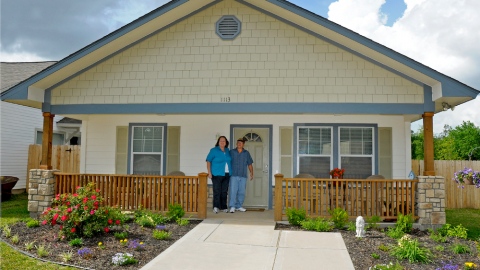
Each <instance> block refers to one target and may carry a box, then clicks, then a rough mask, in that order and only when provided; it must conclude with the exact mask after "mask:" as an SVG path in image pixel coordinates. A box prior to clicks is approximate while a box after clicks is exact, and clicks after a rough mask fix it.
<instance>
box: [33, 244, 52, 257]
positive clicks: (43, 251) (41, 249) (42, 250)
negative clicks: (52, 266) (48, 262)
mask: <svg viewBox="0 0 480 270" xmlns="http://www.w3.org/2000/svg"><path fill="white" fill-rule="evenodd" d="M35 247H36V248H37V255H38V257H46V256H48V249H49V248H50V246H48V247H45V244H43V245H40V246H38V247H37V246H35Z"/></svg>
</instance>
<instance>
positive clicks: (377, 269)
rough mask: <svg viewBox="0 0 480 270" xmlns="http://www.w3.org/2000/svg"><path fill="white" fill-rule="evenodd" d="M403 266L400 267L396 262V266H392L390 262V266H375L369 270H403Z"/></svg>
mask: <svg viewBox="0 0 480 270" xmlns="http://www.w3.org/2000/svg"><path fill="white" fill-rule="evenodd" d="M403 269H405V268H403V266H401V265H400V264H399V263H398V262H397V263H396V264H393V263H392V262H390V264H377V265H374V266H372V268H371V270H403Z"/></svg>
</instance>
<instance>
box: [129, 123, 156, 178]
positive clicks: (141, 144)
mask: <svg viewBox="0 0 480 270" xmlns="http://www.w3.org/2000/svg"><path fill="white" fill-rule="evenodd" d="M163 133H164V131H163V126H132V144H131V145H132V149H131V155H132V156H131V164H130V166H131V167H130V171H131V172H132V174H135V175H161V174H162V170H163V168H162V167H163V158H164V156H163V140H164V138H163Z"/></svg>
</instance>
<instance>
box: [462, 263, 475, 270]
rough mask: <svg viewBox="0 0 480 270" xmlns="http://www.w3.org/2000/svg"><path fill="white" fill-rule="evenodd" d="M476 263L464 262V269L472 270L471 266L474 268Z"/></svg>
mask: <svg viewBox="0 0 480 270" xmlns="http://www.w3.org/2000/svg"><path fill="white" fill-rule="evenodd" d="M476 267H477V265H476V264H474V263H470V262H466V263H465V270H472V269H473V268H476Z"/></svg>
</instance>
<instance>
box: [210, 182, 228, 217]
mask: <svg viewBox="0 0 480 270" xmlns="http://www.w3.org/2000/svg"><path fill="white" fill-rule="evenodd" d="M212 182H213V207H217V208H218V209H220V210H223V209H228V206H227V195H228V184H229V183H230V175H229V174H228V173H226V174H225V176H212Z"/></svg>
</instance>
